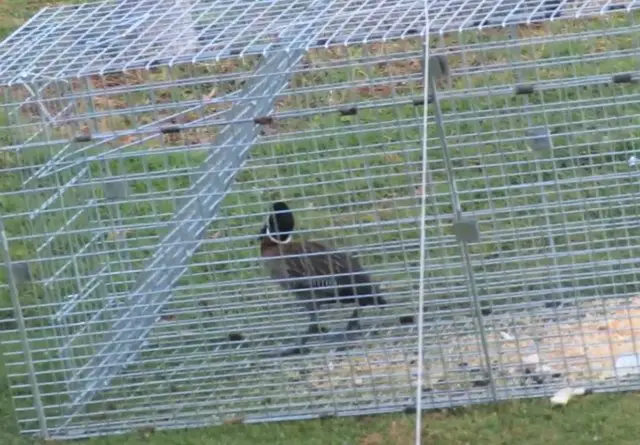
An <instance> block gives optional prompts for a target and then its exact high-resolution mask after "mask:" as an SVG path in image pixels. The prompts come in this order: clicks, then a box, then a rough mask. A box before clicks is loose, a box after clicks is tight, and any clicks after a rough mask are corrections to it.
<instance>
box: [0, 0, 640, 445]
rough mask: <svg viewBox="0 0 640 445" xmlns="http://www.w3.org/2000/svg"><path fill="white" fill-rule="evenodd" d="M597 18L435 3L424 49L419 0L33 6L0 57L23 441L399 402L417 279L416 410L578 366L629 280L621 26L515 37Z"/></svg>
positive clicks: (631, 28) (410, 376) (630, 176)
mask: <svg viewBox="0 0 640 445" xmlns="http://www.w3.org/2000/svg"><path fill="white" fill-rule="evenodd" d="M610 6H611V4H596V3H595V2H583V3H579V4H572V5H570V6H568V5H566V4H565V3H564V2H562V3H560V2H552V1H546V2H542V3H540V2H501V3H496V4H494V5H492V6H491V7H489V6H487V5H485V4H484V3H476V4H471V3H469V2H450V3H446V4H444V3H443V4H435V3H434V4H433V5H432V6H430V8H431V11H432V12H431V17H432V21H431V23H430V30H431V31H432V32H433V33H434V35H433V36H432V37H431V40H432V41H433V46H434V48H432V50H431V53H432V54H433V55H434V56H435V57H433V58H432V59H430V60H429V61H428V62H427V63H425V61H424V57H423V54H424V52H423V51H424V48H423V39H424V37H423V36H422V34H423V32H424V28H425V26H424V25H425V24H424V15H423V10H424V5H423V2H421V1H420V2H418V1H393V2H380V1H375V2H374V1H371V2H367V1H362V2H358V3H353V2H344V1H336V2H310V1H300V2H291V1H288V2H283V1H271V2H253V1H251V2H241V1H236V2H231V1H219V2H212V1H204V0H200V1H197V0H191V1H186V0H183V1H178V0H175V1H166V2H159V1H154V2H151V1H138V2H132V1H108V2H103V3H94V4H87V5H79V6H68V7H60V8H47V9H44V10H43V11H41V12H40V13H39V14H38V15H37V16H36V17H34V18H33V19H32V20H31V21H29V22H28V23H27V24H26V25H25V26H24V27H23V28H22V29H21V30H19V31H18V32H16V33H15V34H13V35H12V36H10V37H9V38H8V39H7V40H6V41H5V42H4V43H3V44H2V46H0V53H1V54H3V57H4V59H3V60H5V62H3V63H2V64H1V65H0V81H1V82H2V85H3V89H2V91H3V104H2V107H3V111H4V112H3V113H2V114H3V123H2V126H3V132H2V134H3V137H4V141H5V144H6V147H4V149H3V150H2V153H3V162H2V170H3V178H4V179H3V181H2V183H1V184H2V190H1V192H2V195H1V199H2V201H1V202H2V206H3V213H4V215H3V216H4V218H3V223H4V229H5V230H4V234H5V235H4V236H5V237H6V238H5V240H6V241H7V245H8V248H7V249H5V253H6V258H5V262H6V263H7V265H8V271H9V272H10V273H9V274H8V276H7V278H8V279H7V280H5V281H6V282H7V286H6V287H5V289H6V292H5V294H6V295H7V298H6V300H5V301H4V303H5V304H4V306H5V307H6V308H7V309H6V311H5V313H6V317H5V318H6V320H7V322H6V323H5V325H4V326H3V327H4V328H5V329H4V331H3V334H4V337H3V344H4V345H6V346H5V352H4V357H5V360H6V363H7V370H8V373H9V376H10V381H11V386H12V388H13V392H14V398H15V400H16V410H17V414H18V419H19V422H20V425H21V428H22V430H23V431H24V432H26V433H39V434H41V435H44V436H47V437H54V438H69V437H81V436H90V435H97V434H105V433H115V432H123V431H127V430H131V429H133V428H139V427H146V426H153V427H156V428H181V427H188V426H199V425H209V424H220V423H237V422H256V421H267V420H281V419H295V418H310V417H319V416H328V415H349V414H363V413H374V412H387V411H398V410H402V409H405V408H406V407H407V406H413V405H415V398H414V392H415V388H414V385H415V374H416V367H417V366H418V364H416V344H417V339H416V332H415V320H414V319H413V315H414V313H415V309H416V306H415V302H416V300H417V290H418V288H419V282H418V277H419V274H420V270H421V268H422V269H425V270H426V275H427V280H426V283H425V286H426V289H427V291H428V292H427V299H428V304H427V305H426V307H425V312H426V317H425V320H424V323H425V345H426V346H425V354H424V355H425V363H424V366H425V370H426V382H425V385H424V397H425V399H424V401H425V406H426V407H435V406H449V405H453V404H461V403H469V402H479V401H486V400H492V399H496V398H503V397H508V396H511V395H523V394H531V395H533V394H540V393H541V390H540V389H539V388H540V387H539V386H536V387H535V388H538V389H535V388H534V390H532V389H531V386H530V385H529V383H530V382H534V384H535V385H540V384H544V385H543V387H544V388H545V390H547V389H548V388H549V386H548V385H547V383H554V381H551V380H548V379H546V377H544V378H543V377H539V375H544V376H546V375H547V374H548V375H549V376H555V377H554V378H555V381H558V382H559V381H564V380H568V379H569V380H573V381H577V380H581V379H582V380H584V379H589V380H594V379H595V377H594V376H593V374H589V373H588V372H587V370H592V369H595V368H593V366H595V363H596V362H597V360H595V359H593V358H589V359H588V360H587V359H586V358H585V357H584V356H585V353H584V350H583V353H582V354H583V356H581V357H580V358H578V359H576V356H577V355H579V354H577V353H575V352H572V350H571V349H569V346H570V345H569V343H567V341H564V340H562V339H563V338H564V337H566V336H567V334H566V333H563V332H565V331H567V332H571V333H572V334H575V333H579V332H583V331H581V329H580V328H583V327H585V326H587V321H588V320H590V321H589V322H592V323H593V325H594V326H597V329H600V328H601V327H602V314H603V313H605V312H606V313H607V314H609V315H608V317H614V318H615V314H614V311H616V310H619V309H618V306H615V305H614V303H615V304H621V303H620V301H622V300H619V299H618V297H619V298H623V297H630V296H633V293H634V290H635V286H636V285H637V276H636V275H635V270H634V263H633V258H635V254H637V252H636V250H637V248H636V247H635V244H634V236H637V234H634V230H635V227H634V224H633V220H634V217H635V213H634V212H635V207H634V206H633V204H632V203H633V202H634V196H635V195H634V193H635V188H634V187H636V185H635V184H636V182H635V180H636V179H637V178H635V176H634V175H635V174H636V173H637V172H636V170H635V164H633V162H631V161H630V159H632V158H633V150H634V148H635V144H636V141H635V140H634V139H633V135H634V131H635V127H634V119H635V117H634V111H635V106H634V105H633V104H634V102H636V101H635V100H634V99H635V96H634V95H636V94H637V93H638V90H637V84H636V83H635V80H636V77H635V76H636V73H637V70H638V60H639V59H638V57H637V56H638V44H637V37H636V34H637V29H636V24H635V18H636V16H635V15H634V14H635V13H634V12H629V11H625V12H624V13H620V14H619V15H611V16H608V17H605V18H598V19H597V20H594V21H588V20H583V21H581V22H577V21H575V22H572V21H564V22H561V23H553V24H547V25H537V26H536V27H535V28H531V27H529V28H523V27H516V26H515V25H514V23H527V22H536V21H540V20H546V19H555V18H557V17H559V16H561V15H572V16H573V17H577V16H580V17H588V16H595V15H600V14H601V13H602V12H604V11H606V10H609V9H612V8H611V7H610ZM613 6H615V5H613ZM613 9H616V8H613ZM628 9H629V10H631V5H629V8H628ZM509 26H511V27H509ZM425 66H428V67H429V71H430V72H431V75H432V76H431V80H430V82H431V84H430V91H431V98H430V99H429V100H427V101H426V103H425V101H424V100H423V93H424V88H425V85H424V79H423V78H424V72H423V71H424V67H425ZM424 113H427V114H428V131H427V138H428V146H429V149H428V152H427V154H428V166H429V171H428V178H429V181H428V184H426V186H423V184H422V183H421V177H422V173H423V172H422V170H421V164H422V159H423V158H422V155H423V153H422V138H423V137H424V134H422V120H423V115H424ZM623 141H624V142H623ZM633 159H635V158H633ZM424 194H427V198H428V199H427V203H428V206H429V208H428V211H427V215H428V216H427V218H426V219H425V220H422V218H421V217H420V215H421V208H420V202H421V198H422V196H423V195H424ZM283 203H284V204H285V205H286V207H288V209H289V210H290V211H291V212H292V215H293V217H294V220H295V225H294V227H293V228H291V227H290V225H291V224H290V222H291V221H290V219H287V218H290V214H289V213H288V212H287V210H286V207H284V206H283ZM274 205H275V210H278V212H279V213H277V214H275V213H274ZM283 215H284V216H283ZM288 223H289V227H286V226H287V224H288ZM421 224H426V225H427V235H428V236H427V240H426V250H427V252H426V253H427V255H426V256H427V259H426V263H425V264H420V248H419V246H420V239H419V234H420V229H421ZM289 234H292V235H293V237H292V239H290V238H289ZM304 240H306V242H304ZM317 243H320V245H319V244H317ZM327 252H331V253H332V255H331V256H327V255H326V253H327ZM287 258H289V260H287ZM356 277H357V278H356ZM345 280H346V281H345ZM356 281H357V283H356ZM356 284H357V285H358V286H356ZM9 297H11V298H10V299H11V302H10V301H9V300H10V299H9ZM603 297H609V298H607V299H606V304H605V299H604V298H603ZM614 297H615V298H614ZM323 299H324V300H342V302H343V304H328V303H326V302H323V301H322V300H323ZM311 302H314V304H311ZM578 302H580V305H578ZM612 302H613V303H612ZM334 303H335V301H334ZM358 303H360V304H358ZM585 305H591V306H585ZM587 307H589V308H592V309H593V310H592V311H591V312H590V311H589V310H587V309H584V308H587ZM9 308H10V309H9ZM354 308H357V309H358V311H357V312H354ZM607 311H609V312H607ZM313 314H315V315H317V319H316V318H314V316H313ZM584 314H586V315H584ZM589 317H590V318H589ZM14 320H15V322H14ZM627 320H628V318H627ZM356 321H358V323H356ZM596 321H597V322H596ZM620 323H623V322H622V321H619V322H618V325H616V326H618V327H617V328H616V329H622V328H623V327H624V326H622V325H620ZM554 329H555V331H554ZM563 329H565V331H563ZM585 329H586V328H585ZM594 329H596V328H594ZM612 329H613V328H612ZM552 332H555V334H554V336H553V337H551V336H550V335H551V333H552ZM584 332H586V331H584ZM598 332H600V334H599V335H601V336H602V335H603V334H602V333H603V332H605V333H606V332H607V331H606V330H604V331H603V330H602V329H600V330H598ZM543 337H545V338H544V341H543ZM303 338H304V339H305V340H302V339H303ZM571 338H572V341H574V343H573V344H574V347H576V346H575V345H579V343H575V341H578V340H575V335H574V336H573V337H571ZM580 338H582V339H583V340H580V341H583V342H584V341H587V340H584V338H586V334H585V336H582V337H580ZM605 338H608V337H606V336H605ZM558 339H560V340H558ZM598 344H599V345H602V344H605V343H602V342H600V343H598ZM607 344H608V345H609V348H610V349H609V350H608V352H607V353H606V354H605V353H604V352H602V353H601V354H600V357H605V358H606V359H607V360H609V364H610V365H611V364H612V363H613V360H615V356H613V355H612V353H613V352H615V351H614V349H615V346H614V345H613V344H612V343H611V342H609V343H607ZM545 347H547V349H548V350H550V351H551V352H549V353H546V352H543V350H544V348H545ZM616 351H618V350H616ZM618 352H619V351H618ZM545 354H548V355H545ZM580 360H582V362H588V363H590V365H589V366H591V368H585V367H582V368H580V367H579V366H578V365H575V363H578V362H579V361H580ZM523 363H524V364H523ZM598 363H601V365H602V368H603V369H604V368H606V366H605V364H602V363H604V359H603V360H601V361H600V362H598ZM527 364H528V365H527ZM527 366H528V367H527ZM571 366H573V367H571ZM585 366H586V365H585ZM610 368H611V367H609V368H607V369H610ZM589 372H591V371H589Z"/></svg>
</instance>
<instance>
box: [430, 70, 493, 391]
mask: <svg viewBox="0 0 640 445" xmlns="http://www.w3.org/2000/svg"><path fill="white" fill-rule="evenodd" d="M427 63H428V61H427V60H425V64H427ZM429 90H431V97H432V98H433V106H434V110H435V113H434V119H435V122H436V129H437V132H438V138H439V139H440V145H441V146H442V152H443V156H444V161H445V164H446V165H447V180H448V182H449V190H450V193H451V205H452V207H453V211H454V220H455V221H460V220H461V219H462V218H461V217H462V209H461V208H460V202H459V201H458V190H457V187H456V181H455V177H454V172H453V168H452V164H451V156H450V155H449V148H448V145H447V138H446V136H445V132H444V122H443V119H442V109H441V108H440V100H439V98H438V88H437V86H436V80H435V77H434V76H429ZM459 242H460V252H461V256H462V267H463V269H464V273H465V276H466V279H467V288H468V290H469V294H470V297H471V300H472V302H473V307H474V310H475V315H476V316H475V319H476V324H477V328H478V333H479V334H480V341H481V342H482V352H483V355H484V360H485V363H486V367H487V370H486V371H487V376H488V377H489V386H490V388H491V396H492V397H493V400H494V401H497V399H498V397H497V394H496V386H495V380H494V378H493V371H492V369H491V357H490V354H489V342H488V341H487V334H486V332H485V328H484V322H483V320H482V307H481V306H480V300H479V299H478V291H477V288H476V281H475V277H474V274H473V268H472V265H471V258H470V257H469V245H468V243H467V242H466V241H459Z"/></svg>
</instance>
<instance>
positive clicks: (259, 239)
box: [258, 224, 267, 241]
mask: <svg viewBox="0 0 640 445" xmlns="http://www.w3.org/2000/svg"><path fill="white" fill-rule="evenodd" d="M266 234H267V225H266V224H265V225H264V226H262V230H260V236H259V237H258V241H261V240H262V238H264V236H265V235H266Z"/></svg>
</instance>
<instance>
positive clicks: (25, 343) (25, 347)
mask: <svg viewBox="0 0 640 445" xmlns="http://www.w3.org/2000/svg"><path fill="white" fill-rule="evenodd" d="M0 238H1V239H2V240H1V242H2V257H3V260H4V265H5V267H6V269H7V283H8V285H9V295H10V296H11V303H12V304H13V311H14V316H15V319H16V324H17V325H18V330H19V331H20V341H21V343H22V352H23V353H24V361H25V364H26V365H27V372H28V374H29V384H30V385H31V391H32V392H33V404H34V407H35V410H36V415H37V416H38V423H39V424H40V435H41V436H42V438H43V439H48V438H49V431H48V428H47V419H46V417H45V413H44V405H43V404H42V397H41V395H40V389H39V388H38V381H37V379H36V370H35V367H34V366H33V357H32V355H31V348H30V346H29V339H28V338H27V329H26V326H25V324H24V316H23V314H22V306H21V305H20V299H19V298H18V287H17V285H16V280H15V278H14V276H13V267H12V263H11V255H10V254H9V243H8V241H7V234H6V232H5V230H4V222H3V221H2V218H0Z"/></svg>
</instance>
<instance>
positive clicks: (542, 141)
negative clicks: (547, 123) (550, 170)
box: [525, 128, 553, 152]
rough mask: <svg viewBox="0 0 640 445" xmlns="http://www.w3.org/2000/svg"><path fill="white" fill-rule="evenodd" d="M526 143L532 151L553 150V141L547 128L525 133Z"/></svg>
mask: <svg viewBox="0 0 640 445" xmlns="http://www.w3.org/2000/svg"><path fill="white" fill-rule="evenodd" d="M525 136H526V138H527V139H526V142H527V145H528V146H529V148H530V149H531V150H532V151H538V152H540V151H548V150H553V139H552V138H551V133H550V132H549V130H548V129H546V128H533V129H530V130H526V131H525Z"/></svg>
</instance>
